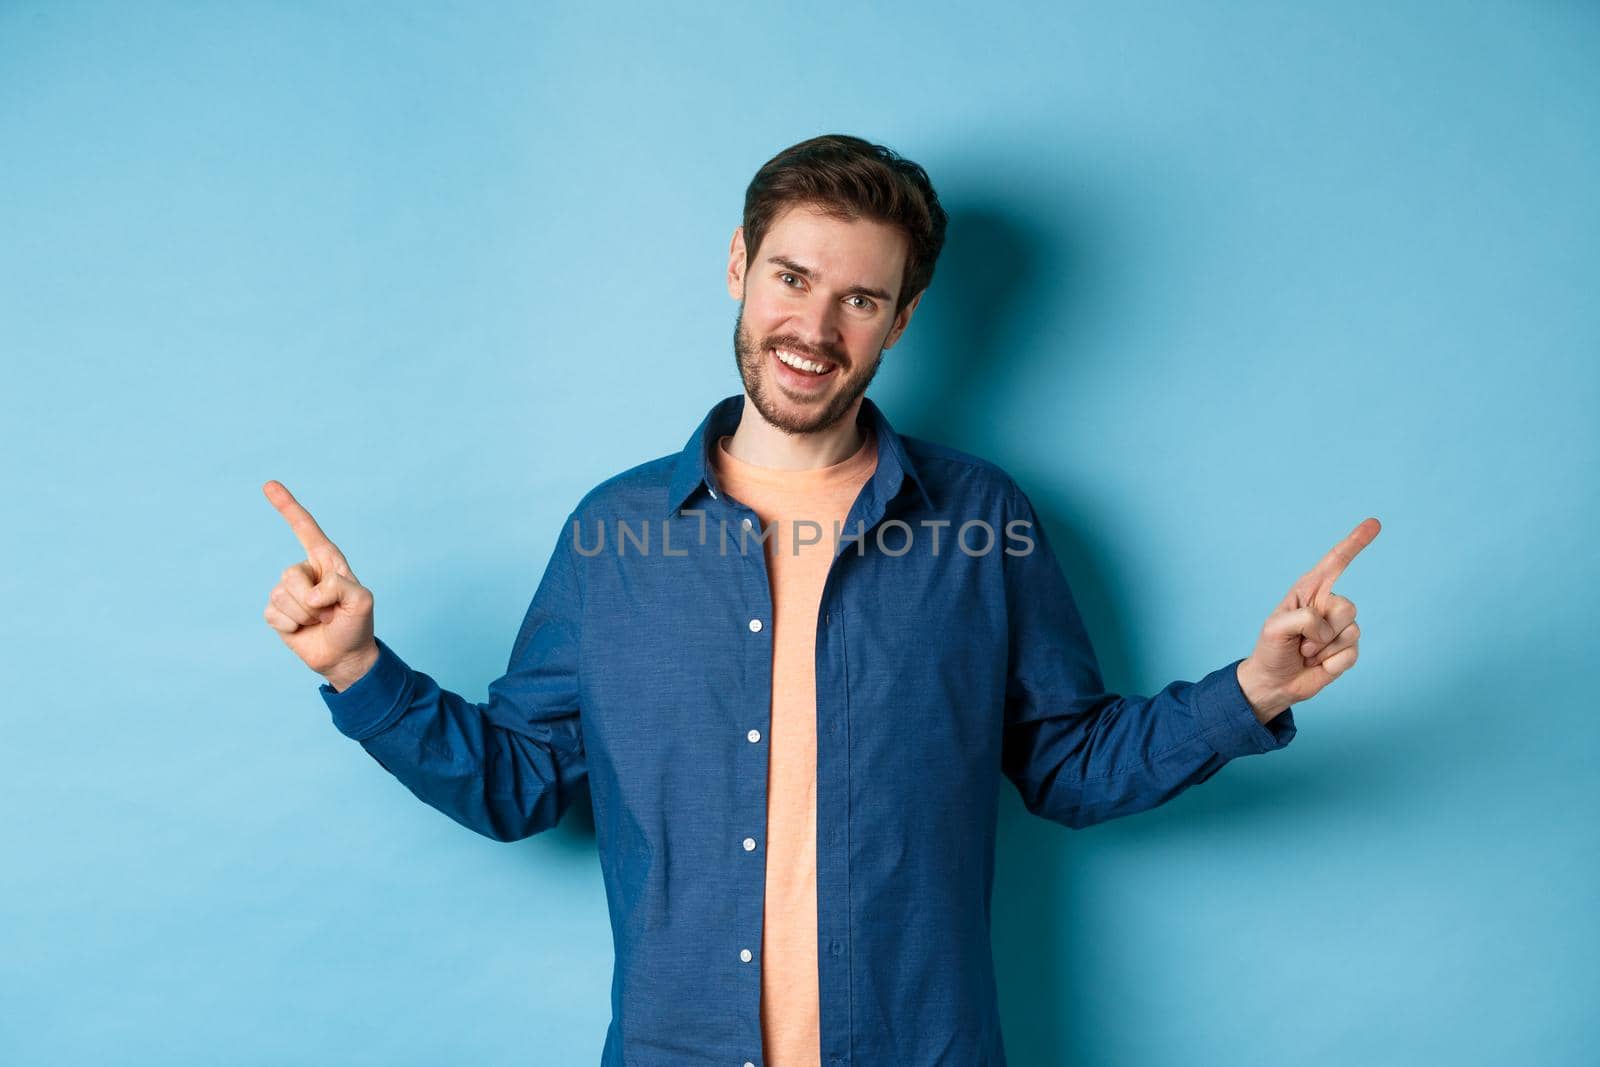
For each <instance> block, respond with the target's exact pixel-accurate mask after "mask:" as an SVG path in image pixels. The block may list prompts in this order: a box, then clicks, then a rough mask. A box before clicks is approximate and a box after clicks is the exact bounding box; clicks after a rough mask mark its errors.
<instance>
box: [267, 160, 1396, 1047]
mask: <svg viewBox="0 0 1600 1067" xmlns="http://www.w3.org/2000/svg"><path fill="white" fill-rule="evenodd" d="M944 231H945V213H944V211H943V209H942V208H941V207H940V205H939V201H938V198H937V196H936V195H935V193H934V190H933V187H932V185H931V184H930V183H929V181H928V177H927V174H926V173H925V172H924V171H923V169H922V168H921V167H919V166H917V165H916V164H914V163H912V162H910V161H908V160H905V159H902V158H901V157H899V156H897V155H896V154H895V153H893V152H891V151H890V150H888V149H886V148H884V147H882V146H879V145H873V144H870V143H869V142H867V141H864V140H861V139H859V138H855V137H846V136H837V135H835V136H826V137H818V138H814V139H812V140H810V141H806V142H803V143H801V144H798V145H795V146H793V147H792V148H789V149H786V150H785V151H784V152H782V153H780V154H779V155H778V156H776V157H774V158H773V159H772V160H770V161H768V162H767V163H766V164H765V165H764V166H763V167H762V168H761V169H760V171H758V173H757V174H756V176H755V178H754V180H753V181H752V182H751V183H750V186H749V189H748V190H747V193H746V197H745V206H744V219H743V224H742V225H741V226H740V227H739V228H738V229H736V230H735V232H734V235H733V240H732V245H731V247H730V249H729V262H728V275H727V284H728V291H729V293H730V295H731V296H732V297H733V298H734V299H736V300H738V301H739V302H740V307H739V316H738V319H737V321H736V324H735V329H734V353H735V357H736V361H737V365H738V369H739V376H740V380H741V384H742V386H743V391H742V392H741V393H738V394H735V395H732V396H729V397H726V398H725V399H723V400H721V401H719V402H718V403H717V404H715V405H714V406H713V407H712V408H711V409H710V411H709V412H708V413H706V415H705V417H704V418H703V419H702V420H701V422H700V424H699V426H698V427H697V428H696V429H695V431H694V432H693V433H692V434H691V435H690V436H689V438H688V441H687V443H686V444H685V445H684V447H683V448H682V449H681V450H679V451H675V452H672V453H669V454H667V455H663V456H659V457H657V458H654V459H651V460H649V461H647V462H645V463H641V464H640V465H638V466H636V467H633V468H631V469H629V470H627V471H624V472H622V473H620V474H617V475H615V476H614V477H611V478H609V479H607V480H605V481H603V482H601V483H600V484H599V485H597V486H595V487H594V488H593V489H592V490H590V491H589V492H588V493H587V494H585V496H584V497H583V499H582V500H580V501H579V502H578V504H577V506H576V507H575V508H574V509H573V510H572V512H571V513H570V514H569V515H568V516H567V519H566V522H565V523H564V524H563V529H562V533H561V537H560V539H559V541H558V543H557V545H556V548H555V550H554V552H553V553H552V555H551V558H550V561H549V564H548V566H547V568H546V570H545V573H544V577H543V579H542V581H541V582H540V585H539V588H538V590H537V591H536V592H535V593H534V596H533V600H532V603H531V605H530V606H529V609H528V612H527V614H526V616H525V618H524V620H523V623H522V626H521V629H520V631H519V632H518V634H517V637H516V640H515V642H514V644H513V647H512V651H511V656H510V662H509V664H508V666H507V670H506V673H505V674H504V675H502V676H501V677H500V678H498V679H496V680H495V681H494V682H492V683H490V685H489V699H488V701H487V702H485V703H481V704H479V703H473V702H471V701H468V700H466V699H465V698H463V697H461V696H459V695H458V694H455V693H452V692H449V691H448V690H444V689H442V688H441V687H440V686H439V685H438V684H437V683H435V682H434V680H433V679H432V678H431V677H429V676H428V675H427V674H424V673H422V672H421V671H418V670H416V669H414V668H412V667H411V666H409V665H408V664H407V663H406V662H405V661H404V660H402V659H401V658H400V656H399V655H398V654H397V653H396V652H395V651H394V650H393V649H391V648H390V647H389V646H388V645H387V644H385V643H384V642H382V641H381V640H379V639H377V637H376V636H375V634H374V631H373V623H372V605H373V596H372V594H371V592H370V591H369V590H368V589H367V588H366V587H365V586H363V585H362V584H361V583H360V581H359V580H358V579H357V578H356V577H355V575H354V573H353V571H352V570H351V568H350V565H349V562H348V560H347V559H346V557H345V556H344V554H343V553H342V552H341V551H340V550H339V549H338V548H336V547H335V546H334V545H333V543H332V542H331V541H330V540H329V539H328V538H327V536H326V535H325V534H324V533H323V532H322V530H321V528H320V527H319V526H318V525H317V523H316V522H315V520H313V519H312V517H311V516H310V514H309V513H307V512H306V510H305V509H304V508H303V507H301V506H300V504H299V503H298V502H296V501H295V499H294V497H293V496H291V495H290V493H289V492H288V490H287V489H285V488H284V487H283V486H282V485H281V484H279V483H278V482H268V483H267V484H266V486H265V487H264V489H265V492H266V495H267V497H268V499H269V500H270V501H271V502H272V504H273V505H274V506H275V507H276V508H277V509H278V510H279V511H280V512H281V513H282V514H283V516H284V517H285V518H286V519H287V520H288V522H289V524H290V526H291V527H292V528H293V530H294V532H295V533H296V535H297V536H298V537H299V539H300V542H301V544H302V546H303V547H304V549H305V553H306V558H305V560H303V561H301V562H298V563H296V564H294V565H292V566H290V567H289V568H288V569H287V570H286V571H285V572H284V573H283V576H282V578H281V580H280V581H279V583H278V584H277V586H276V587H275V588H274V589H273V590H272V592H271V594H270V596H269V603H268V606H267V608H266V611H265V617H266V620H267V622H268V623H269V624H270V625H271V626H272V627H273V628H274V629H276V630H277V631H278V632H279V634H280V636H281V637H282V638H283V640H284V642H285V643H286V644H287V645H288V646H289V647H290V648H291V649H292V650H293V651H294V652H295V653H296V654H297V655H299V656H300V657H301V659H302V660H304V661H305V663H306V664H307V665H309V666H310V667H311V668H312V670H314V671H316V672H317V673H319V674H321V675H322V676H323V678H324V679H325V681H326V684H324V685H323V686H322V687H321V692H322V695H323V698H324V700H325V701H326V703H327V706H328V708H329V709H330V710H331V714H332V717H333V722H334V724H335V726H337V728H338V729H339V730H341V731H342V732H344V733H345V734H347V735H348V736H349V737H351V738H353V739H355V740H356V741H358V742H359V743H360V744H361V746H362V747H363V748H364V749H365V750H366V751H367V752H368V753H369V754H370V755H371V756H372V757H373V758H374V759H375V760H377V762H378V763H379V764H381V765H382V766H383V767H384V768H385V769H387V770H388V771H389V772H390V773H391V774H393V775H394V776H395V777H396V778H398V779H399V780H400V781H401V782H403V783H404V784H405V785H406V786H407V787H408V788H409V789H410V790H411V791H412V792H413V793H415V794H416V796H418V797H419V798H421V799H422V800H423V801H425V802H426V803H428V804H430V805H432V806H433V807H435V808H437V809H439V810H440V811H442V812H444V813H445V814H446V815H449V816H450V817H451V818H453V819H455V820H456V821H457V822H459V823H461V824H462V825H464V826H466V827H468V828H470V829H472V830H475V831H477V832H478V833H481V834H484V835H486V836H488V837H491V838H494V839H495V840H499V841H514V840H517V839H520V838H524V837H527V836H529V835H531V834H535V833H538V832H540V831H542V830H546V829H549V828H550V827H551V826H554V825H555V824H556V822H557V821H558V820H559V819H560V817H561V815H562V813H563V812H564V811H565V810H566V809H567V807H568V806H569V805H570V804H571V802H572V800H573V798H574V797H575V796H576V795H577V793H578V790H579V789H580V788H581V787H583V786H585V785H587V787H588V789H589V791H590V795H591V798H592V801H593V805H594V812H595V829H596V839H597V842H596V843H597V846H598V849H599V853H600V861H601V869H602V873H603V877H604V882H605V888H606V897H607V902H608V904H609V907H610V915H611V923H612V932H613V941H614V944H615V949H616V963H615V969H614V971H613V979H612V986H611V1010H612V1019H611V1026H610V1029H609V1030H608V1032H607V1034H606V1040H605V1046H604V1051H603V1053H602V1064H603V1065H607V1067H623V1065H624V1064H626V1065H629V1067H635V1065H637V1067H689V1065H695V1067H699V1065H702V1064H707V1063H719V1064H720V1063H726V1064H731V1065H737V1064H743V1065H744V1067H759V1065H767V1067H816V1065H817V1064H819V1063H821V1064H825V1065H839V1064H846V1063H858V1064H888V1063H893V1064H902V1065H915V1067H932V1065H960V1067H974V1065H989V1067H996V1065H1000V1064H1004V1062H1005V1053H1004V1049H1003V1043H1002V1041H1001V1035H1000V1027H999V1011H998V1002H997V998H996V991H995V977H994V967H993V962H992V957H991V952H990V941H989V926H990V922H989V919H990V892H991V887H992V884H993V875H994V843H995V830H996V814H997V810H998V809H997V805H998V799H999V798H998V791H999V785H1000V780H1001V778H1002V777H1004V778H1006V779H1009V780H1010V781H1011V782H1012V783H1013V785H1014V786H1015V788H1016V789H1017V790H1018V792H1019V794H1020V796H1021V797H1022V800H1023V802H1024V804H1025V805H1026V806H1027V808H1028V810H1030V811H1032V812H1034V813H1035V814H1038V815H1041V816H1043V817H1045V818H1049V819H1052V820H1054V821H1056V822H1059V823H1061V824H1063V825H1066V826H1071V827H1084V826H1089V825H1091V824H1094V823H1098V822H1102V821H1104V820H1107V819H1113V818H1117V817H1119V816H1123V815H1129V814H1132V813H1135V812H1139V811H1144V810H1147V809H1149V808H1152V807H1155V806H1156V805H1158V804H1162V803H1164V802H1166V801H1168V800H1170V799H1172V798H1173V797H1174V796H1176V795H1178V794H1179V793H1180V792H1182V791H1183V790H1185V789H1187V788H1188V787H1189V786H1191V785H1194V784H1197V783H1199V782H1203V781H1205V780H1206V779H1207V778H1209V777H1211V776H1212V775H1214V774H1215V773H1216V772H1217V771H1218V770H1219V769H1220V768H1221V767H1222V766H1223V764H1225V763H1226V762H1227V761H1229V760H1231V759H1233V758H1236V757H1238V756H1243V755H1249V754H1252V753H1260V752H1267V751H1271V750H1274V749H1278V748H1281V747H1283V746H1284V745H1285V744H1287V743H1288V742H1289V741H1290V739H1291V738H1293V736H1294V733H1295V725H1294V720H1293V716H1292V713H1291V711H1290V710H1289V709H1290V705H1292V704H1295V703H1299V702H1302V701H1304V700H1307V699H1309V698H1310V697H1312V696H1314V695H1315V694H1316V693H1317V692H1319V691H1320V690H1321V689H1322V688H1323V687H1325V686H1326V685H1328V684H1329V683H1330V682H1331V681H1332V680H1333V679H1334V678H1336V677H1337V676H1338V675H1339V674H1341V673H1342V672H1343V671H1345V670H1346V669H1348V668H1349V667H1350V666H1351V665H1352V664H1353V663H1354V662H1355V660H1356V656H1357V653H1358V638H1359V636H1360V630H1359V628H1358V627H1357V626H1356V623H1355V605H1354V604H1353V603H1351V602H1350V601H1349V600H1348V599H1346V598H1344V597H1341V596H1338V595H1336V594H1334V592H1333V583H1334V580H1335V579H1336V578H1337V577H1338V576H1339V575H1340V573H1341V572H1342V571H1343V570H1344V568H1345V566H1347V565H1348V564H1349V562H1350V561H1351V559H1353V558H1354V556H1355V554H1356V553H1357V552H1359V551H1360V550H1361V549H1362V548H1363V547H1364V546H1365V545H1366V544H1368V543H1370V542H1371V540H1372V538H1373V537H1375V536H1376V535H1377V532H1378V523H1377V520H1375V519H1367V520H1365V521H1364V522H1362V523H1361V524H1359V525H1358V526H1357V527H1356V528H1355V530H1353V531H1352V532H1351V533H1350V534H1349V535H1348V536H1347V537H1346V538H1344V539H1343V540H1342V541H1340V542H1339V543H1338V544H1337V545H1336V546H1335V547H1334V548H1333V549H1332V550H1331V551H1330V552H1329V553H1328V554H1327V555H1326V556H1325V557H1323V559H1322V560H1321V561H1320V562H1319V563H1317V564H1316V565H1315V566H1314V567H1312V568H1311V569H1310V570H1309V571H1307V572H1306V573H1305V574H1304V575H1302V576H1301V577H1300V579H1298V580H1297V581H1296V582H1295V583H1294V584H1293V586H1292V587H1291V588H1290V590H1289V593H1288V594H1287V595H1286V596H1285V597H1284V599H1283V600H1282V601H1281V602H1280V603H1279V605H1278V606H1277V608H1276V609H1275V610H1274V611H1273V612H1272V614H1271V615H1270V616H1269V617H1268V619H1267V620H1266V622H1265V623H1264V624H1263V625H1262V627H1261V629H1260V633H1259V636H1258V637H1257V640H1256V644H1255V648H1254V650H1253V651H1252V652H1251V654H1250V655H1249V656H1247V657H1243V658H1241V659H1236V660H1234V661H1233V662H1231V663H1228V664H1226V665H1225V666H1222V667H1219V668H1217V669H1216V670H1213V671H1211V672H1210V673H1209V674H1206V675H1204V676H1203V677H1202V678H1200V679H1199V680H1198V681H1196V682H1187V681H1175V682H1173V683H1171V684H1170V685H1168V686H1166V687H1165V688H1164V689H1162V690H1161V692H1159V693H1157V694H1156V695H1154V696H1151V697H1143V696H1122V695H1118V694H1114V693H1109V692H1107V691H1106V690H1105V688H1104V686H1103V683H1102V680H1101V676H1100V671H1099V667H1098V665H1097V662H1096V659H1095V654H1094V651H1093V649H1092V647H1091V645H1090V642H1089V639H1088V635H1087V633H1086V632H1085V629H1084V626H1083V623H1082V621H1081V619H1080V617H1079V614H1078V611H1077V608H1076V606H1075V604H1074V601H1073V598H1072V593H1071V591H1070V590H1069V588H1068V587H1067V583H1066V580H1065V578H1064V577H1063V574H1062V571H1061V567H1060V564H1059V563H1058V561H1057V559H1056V557H1055V555H1054V552H1053V550H1052V548H1051V544H1050V541H1049V538H1048V537H1047V536H1046V534H1045V531H1044V530H1043V529H1042V528H1040V527H1039V525H1038V516H1037V515H1036V513H1035V512H1034V509H1033V506H1032V504H1031V502H1030V501H1029V499H1028V496H1027V494H1026V493H1025V492H1024V491H1023V490H1022V488H1021V487H1020V486H1018V485H1017V484H1016V482H1015V481H1013V480H1012V479H1011V478H1010V477H1009V476H1008V475H1007V474H1006V472H1005V471H1003V470H1002V469H1001V468H999V467H998V466H996V465H995V464H993V463H990V462H987V461H985V460H983V459H980V458H978V457H976V456H974V455H971V454H969V453H966V452H962V451H959V450H957V449H954V448H949V447H945V446H942V445H938V444H935V443H933V442H930V441H926V440H921V439H918V438H914V437H909V436H902V435H900V434H897V433H896V432H895V431H894V429H893V428H892V427H891V426H890V424H889V421H888V419H887V418H886V417H885V415H884V413H883V412H882V411H881V410H880V409H879V408H878V407H877V405H875V404H874V403H873V402H872V401H871V400H869V399H868V398H867V397H866V395H865V394H866V389H867V386H868V384H869V383H870V382H871V381H872V378H873V376H874V375H875V374H876V373H877V370H878V367H879V366H880V364H881V361H882V358H883V352H884V350H886V349H888V348H889V347H891V346H892V345H894V344H895V343H896V342H897V341H898V340H899V339H900V337H901V336H902V335H903V333H904V332H905V330H906V328H907V326H908V325H909V323H910V321H911V317H912V314H913V313H914V311H915V309H916V307H917V305H918V304H919V303H920V301H921V299H922V296H923V294H924V292H925V291H926V289H927V287H928V284H929V282H930V280H931V278H932V276H933V269H934V263H935V262H936V260H937V259H938V256H939V251H940V248H941V247H942V245H943V242H944ZM652 532H654V533H655V535H656V536H655V537H654V538H652Z"/></svg>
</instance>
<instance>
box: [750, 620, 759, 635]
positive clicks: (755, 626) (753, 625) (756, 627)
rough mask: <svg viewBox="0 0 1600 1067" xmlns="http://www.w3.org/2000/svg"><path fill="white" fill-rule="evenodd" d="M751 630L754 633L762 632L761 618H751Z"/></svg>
mask: <svg viewBox="0 0 1600 1067" xmlns="http://www.w3.org/2000/svg"><path fill="white" fill-rule="evenodd" d="M750 632H751V633H753V634H756V633H760V632H761V620H760V619H751V620H750Z"/></svg>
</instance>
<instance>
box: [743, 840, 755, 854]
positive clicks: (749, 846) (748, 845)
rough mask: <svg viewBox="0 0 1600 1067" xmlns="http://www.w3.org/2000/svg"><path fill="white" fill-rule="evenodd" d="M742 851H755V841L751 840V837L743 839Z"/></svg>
mask: <svg viewBox="0 0 1600 1067" xmlns="http://www.w3.org/2000/svg"><path fill="white" fill-rule="evenodd" d="M744 850H745V851H746V852H754V851H755V850H756V839H755V838H753V837H747V838H745V839H744Z"/></svg>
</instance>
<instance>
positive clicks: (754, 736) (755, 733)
mask: <svg viewBox="0 0 1600 1067" xmlns="http://www.w3.org/2000/svg"><path fill="white" fill-rule="evenodd" d="M745 736H746V737H748V738H749V739H750V743H751V744H752V745H753V744H755V743H756V742H757V741H759V740H761V731H760V730H751V731H750V732H749V733H747V734H745Z"/></svg>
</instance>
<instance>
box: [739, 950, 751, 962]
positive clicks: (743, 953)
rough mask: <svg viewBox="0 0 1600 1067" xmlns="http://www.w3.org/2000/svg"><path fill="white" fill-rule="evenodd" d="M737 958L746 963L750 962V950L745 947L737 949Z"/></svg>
mask: <svg viewBox="0 0 1600 1067" xmlns="http://www.w3.org/2000/svg"><path fill="white" fill-rule="evenodd" d="M739 958H740V959H741V960H744V961H745V962H746V963H749V962H750V950H749V949H747V948H742V949H740V950H739Z"/></svg>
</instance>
